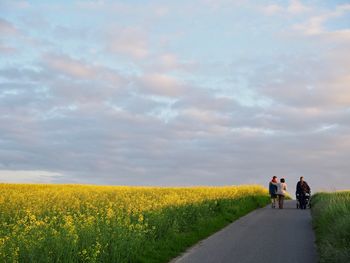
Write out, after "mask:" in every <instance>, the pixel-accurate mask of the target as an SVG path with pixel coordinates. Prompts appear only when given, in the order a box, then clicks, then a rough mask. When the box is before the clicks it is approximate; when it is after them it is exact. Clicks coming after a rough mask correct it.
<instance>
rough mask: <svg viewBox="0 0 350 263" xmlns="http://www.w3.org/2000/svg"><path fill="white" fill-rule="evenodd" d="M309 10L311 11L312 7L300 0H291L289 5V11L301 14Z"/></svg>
mask: <svg viewBox="0 0 350 263" xmlns="http://www.w3.org/2000/svg"><path fill="white" fill-rule="evenodd" d="M307 11H310V7H308V6H306V5H304V4H303V3H302V2H301V1H299V0H291V1H290V3H289V5H288V7H287V12H288V13H291V14H301V13H305V12H307Z"/></svg>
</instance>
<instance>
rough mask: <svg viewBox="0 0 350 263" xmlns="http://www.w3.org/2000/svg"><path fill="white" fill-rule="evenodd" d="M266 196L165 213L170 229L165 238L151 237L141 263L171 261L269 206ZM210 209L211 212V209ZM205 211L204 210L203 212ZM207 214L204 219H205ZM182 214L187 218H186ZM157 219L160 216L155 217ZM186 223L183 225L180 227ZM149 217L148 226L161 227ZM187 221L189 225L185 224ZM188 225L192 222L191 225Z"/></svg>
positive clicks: (228, 200) (187, 207)
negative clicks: (220, 231) (258, 209)
mask: <svg viewBox="0 0 350 263" xmlns="http://www.w3.org/2000/svg"><path fill="white" fill-rule="evenodd" d="M268 202H269V198H268V197H267V196H263V195H262V196H247V197H242V198H240V199H236V200H232V199H221V200H217V201H215V202H213V201H210V202H207V203H206V204H201V205H198V206H191V207H189V206H186V207H182V208H178V207H177V208H176V209H171V208H170V209H168V211H163V214H164V216H166V217H167V220H165V222H167V225H168V230H167V231H164V230H162V233H166V234H165V235H164V234H163V235H162V237H160V238H159V237H157V235H153V236H150V237H149V239H148V240H149V242H147V243H146V244H145V247H144V253H143V254H142V255H140V257H139V258H138V260H137V261H138V262H143V263H159V262H168V261H169V260H171V259H172V258H174V257H176V256H178V255H179V254H180V253H181V252H183V251H185V250H186V248H188V247H191V246H192V245H194V244H196V243H197V242H198V241H200V240H202V239H204V238H206V237H208V236H210V235H211V234H213V233H215V232H217V231H218V230H220V229H222V228H223V227H225V226H227V225H228V224H229V223H231V222H233V221H235V220H236V219H238V218H240V217H242V216H244V215H245V214H247V213H249V212H251V211H252V210H255V209H257V208H259V207H263V206H265V205H266V204H268ZM209 207H211V208H212V209H210V210H211V213H208V209H205V208H209ZM203 208H204V209H203ZM202 214H204V215H205V216H202ZM181 215H188V218H187V219H186V218H185V219H184V218H183V217H182V216H181ZM156 218H157V219H158V217H156ZM179 220H181V221H183V226H186V227H185V228H182V227H181V223H180V224H179ZM152 221H153V220H152V219H151V218H149V223H151V224H155V225H159V224H158V223H157V222H156V221H157V220H155V221H154V222H152ZM186 222H187V223H186ZM188 222H191V224H190V225H189V224H188ZM155 252H156V253H155Z"/></svg>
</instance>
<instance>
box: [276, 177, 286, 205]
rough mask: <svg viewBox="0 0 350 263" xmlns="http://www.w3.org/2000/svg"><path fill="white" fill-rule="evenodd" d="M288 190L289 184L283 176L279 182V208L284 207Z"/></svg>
mask: <svg viewBox="0 0 350 263" xmlns="http://www.w3.org/2000/svg"><path fill="white" fill-rule="evenodd" d="M286 191H287V184H286V180H285V179H284V178H281V180H280V182H279V183H277V195H278V208H279V209H283V203H284V197H285V195H286Z"/></svg>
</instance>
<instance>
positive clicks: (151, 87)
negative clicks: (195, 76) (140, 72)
mask: <svg viewBox="0 0 350 263" xmlns="http://www.w3.org/2000/svg"><path fill="white" fill-rule="evenodd" d="M139 84H140V87H139V90H140V91H141V92H146V93H151V94H155V95H161V96H168V97H174V96H175V97H176V96H181V95H183V94H184V92H185V90H186V89H185V85H184V83H182V81H180V80H179V79H177V78H175V77H172V76H170V75H166V74H159V73H150V74H146V75H144V76H142V77H141V78H140V81H139Z"/></svg>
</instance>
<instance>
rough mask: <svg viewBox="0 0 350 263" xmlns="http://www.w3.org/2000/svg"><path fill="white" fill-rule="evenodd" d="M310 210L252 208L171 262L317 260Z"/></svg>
mask: <svg viewBox="0 0 350 263" xmlns="http://www.w3.org/2000/svg"><path fill="white" fill-rule="evenodd" d="M314 239H315V237H314V233H313V230H312V226H311V214H310V210H299V209H296V204H295V201H294V200H291V201H286V202H285V208H284V209H272V208H271V207H270V206H267V207H265V208H261V209H258V210H255V211H253V212H251V213H250V214H248V215H246V216H244V217H242V218H240V219H239V220H237V221H235V222H233V223H232V224H230V225H229V226H227V227H226V228H224V229H222V230H221V231H219V232H217V233H215V234H214V235H212V236H210V237H209V238H207V239H205V240H203V241H201V242H200V243H198V244H197V245H195V246H194V247H192V248H190V249H189V250H188V251H187V252H185V253H184V254H183V255H181V256H180V257H178V258H176V259H174V260H172V261H171V263H175V262H176V263H229V262H230V263H231V262H232V263H233V262H237V263H248V262H249V263H252V262H254V263H255V262H256V263H273V262H283V263H292V262H293V263H304V262H305V263H314V262H317V254H316V247H315V244H314Z"/></svg>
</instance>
